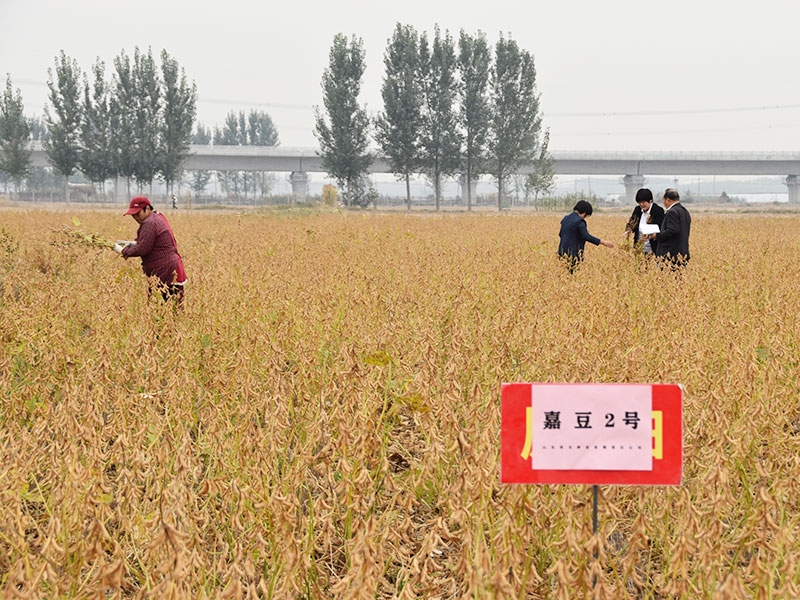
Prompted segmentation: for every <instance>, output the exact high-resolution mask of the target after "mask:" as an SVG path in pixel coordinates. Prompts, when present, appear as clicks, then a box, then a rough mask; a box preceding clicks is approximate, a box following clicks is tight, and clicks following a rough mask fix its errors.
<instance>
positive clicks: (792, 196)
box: [786, 175, 800, 204]
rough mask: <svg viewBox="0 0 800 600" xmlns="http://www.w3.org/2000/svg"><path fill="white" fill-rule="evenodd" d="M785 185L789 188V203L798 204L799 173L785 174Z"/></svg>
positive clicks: (799, 189) (799, 193) (799, 190)
mask: <svg viewBox="0 0 800 600" xmlns="http://www.w3.org/2000/svg"><path fill="white" fill-rule="evenodd" d="M786 187H788V188H789V204H800V175H789V176H787V177H786Z"/></svg>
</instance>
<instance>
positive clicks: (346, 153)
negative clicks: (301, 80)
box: [314, 33, 373, 206]
mask: <svg viewBox="0 0 800 600" xmlns="http://www.w3.org/2000/svg"><path fill="white" fill-rule="evenodd" d="M364 58H365V52H364V42H363V40H362V39H361V38H359V37H356V36H355V35H354V36H353V38H352V40H351V41H350V43H349V45H348V40H347V36H345V35H343V34H341V33H337V34H336V35H335V36H334V38H333V45H332V46H331V50H330V56H329V63H328V67H327V68H326V69H325V71H324V73H323V75H322V101H323V104H324V105H325V112H326V116H327V119H326V117H325V116H323V114H322V113H321V112H320V109H319V107H317V108H316V110H315V115H316V126H315V128H314V135H315V136H316V138H317V140H318V141H319V145H320V156H321V157H322V166H323V168H324V169H325V170H326V171H327V173H328V175H329V176H330V177H333V178H334V179H336V181H337V183H338V184H339V187H340V188H342V189H343V190H344V198H345V205H346V206H350V204H351V203H353V202H358V203H359V204H364V203H365V201H366V202H368V199H367V198H368V196H367V194H365V191H366V190H365V187H364V184H363V180H364V178H365V177H366V174H367V171H368V169H369V166H370V165H371V164H372V160H373V157H372V155H371V154H370V153H369V151H368V146H369V117H368V116H367V111H366V109H365V108H362V107H361V106H359V104H358V96H359V93H360V91H361V78H362V77H363V75H364V69H365V60H364Z"/></svg>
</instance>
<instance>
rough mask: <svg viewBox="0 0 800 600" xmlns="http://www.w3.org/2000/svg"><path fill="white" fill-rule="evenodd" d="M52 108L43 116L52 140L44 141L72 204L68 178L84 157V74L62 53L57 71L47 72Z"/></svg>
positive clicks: (46, 150)
mask: <svg viewBox="0 0 800 600" xmlns="http://www.w3.org/2000/svg"><path fill="white" fill-rule="evenodd" d="M47 74H48V78H47V87H48V89H49V94H48V99H49V101H50V104H49V105H47V104H46V105H45V107H44V114H45V122H46V123H47V129H48V131H49V132H50V134H49V137H48V138H47V139H45V140H44V141H43V144H42V145H43V147H44V151H45V153H46V154H47V158H48V160H49V161H50V163H51V164H52V165H53V166H54V167H55V168H56V169H58V170H59V172H60V173H61V174H62V175H63V176H64V190H65V194H66V200H67V204H69V178H70V177H71V176H72V175H73V174H74V173H75V171H76V170H77V169H78V166H79V165H80V157H81V144H80V135H81V121H82V118H83V107H82V104H81V89H82V88H81V83H80V81H81V70H80V67H79V66H78V63H77V61H75V60H73V59H70V58H68V57H67V55H66V54H65V53H64V51H63V50H62V51H61V54H60V55H59V56H58V57H57V58H56V59H55V71H53V69H51V68H49V69H47Z"/></svg>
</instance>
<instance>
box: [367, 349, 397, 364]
mask: <svg viewBox="0 0 800 600" xmlns="http://www.w3.org/2000/svg"><path fill="white" fill-rule="evenodd" d="M364 362H366V363H367V364H368V365H372V366H373V367H386V366H388V365H390V364H392V363H393V362H394V361H393V360H392V357H391V356H389V353H388V352H386V351H385V350H376V351H374V352H370V353H369V354H368V355H367V356H366V358H365V359H364Z"/></svg>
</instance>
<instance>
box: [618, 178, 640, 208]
mask: <svg viewBox="0 0 800 600" xmlns="http://www.w3.org/2000/svg"><path fill="white" fill-rule="evenodd" d="M622 183H623V184H624V185H625V202H626V204H627V205H628V206H630V205H632V204H636V192H638V191H639V189H640V188H643V187H644V175H625V177H623V178H622Z"/></svg>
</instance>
